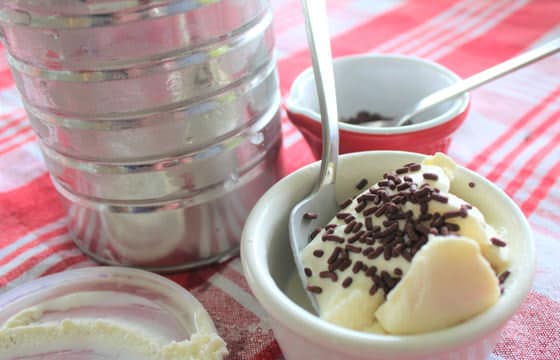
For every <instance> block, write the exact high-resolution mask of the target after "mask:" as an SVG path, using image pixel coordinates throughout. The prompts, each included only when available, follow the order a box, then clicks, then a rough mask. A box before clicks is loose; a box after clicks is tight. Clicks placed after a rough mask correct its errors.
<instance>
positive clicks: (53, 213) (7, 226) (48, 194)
mask: <svg viewBox="0 0 560 360" xmlns="http://www.w3.org/2000/svg"><path fill="white" fill-rule="evenodd" d="M0 204H1V206H0V219H2V220H1V221H0V234H2V236H1V237H0V247H4V246H6V245H8V244H11V243H12V242H14V241H15V240H16V239H18V238H20V237H22V236H24V235H25V234H27V233H28V232H30V231H33V230H36V229H38V228H40V227H42V226H45V225H46V224H49V223H51V222H54V221H55V220H58V219H60V218H61V217H62V216H64V209H63V207H62V204H61V202H60V199H59V198H58V194H57V193H56V190H55V189H54V188H53V185H52V183H51V180H50V177H49V175H48V174H47V173H45V174H44V175H42V176H39V177H37V178H36V179H34V180H32V181H30V182H29V183H28V184H26V185H24V186H22V187H19V188H17V189H15V190H12V191H9V192H5V193H0Z"/></svg>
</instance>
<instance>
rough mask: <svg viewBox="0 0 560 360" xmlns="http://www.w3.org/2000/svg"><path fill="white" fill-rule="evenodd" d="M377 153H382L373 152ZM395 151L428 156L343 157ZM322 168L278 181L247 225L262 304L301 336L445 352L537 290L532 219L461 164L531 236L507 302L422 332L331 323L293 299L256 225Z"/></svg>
mask: <svg viewBox="0 0 560 360" xmlns="http://www.w3.org/2000/svg"><path fill="white" fill-rule="evenodd" d="M371 153H375V154H377V155H371ZM368 154H370V155H368ZM392 154H398V155H403V154H404V155H407V156H410V159H411V160H412V161H418V160H422V159H423V158H425V157H426V156H427V155H424V154H419V153H413V152H405V151H364V152H356V153H349V154H344V155H341V157H340V160H341V161H345V159H348V158H354V157H364V156H366V157H375V156H390V155H392ZM319 167H320V161H317V162H314V163H311V164H308V165H306V166H304V167H302V168H300V169H298V170H296V171H295V172H293V173H291V174H289V175H288V176H286V177H285V178H283V179H282V180H280V181H279V182H277V183H276V184H275V185H274V186H273V187H272V188H271V189H269V190H268V191H267V192H266V193H265V194H264V195H263V196H262V197H261V199H260V200H259V201H258V202H257V204H256V205H255V206H254V207H253V209H252V211H251V213H250V214H249V217H248V218H247V222H246V225H245V227H244V229H243V234H242V240H241V249H240V254H241V261H242V265H243V270H244V273H245V277H246V279H247V282H248V284H249V287H250V289H251V291H252V292H253V294H254V295H255V297H256V298H257V300H258V301H259V303H260V304H261V305H262V306H263V308H265V310H266V311H267V312H268V313H269V314H270V316H272V317H273V318H274V320H275V321H278V322H279V323H281V324H283V325H284V326H285V327H287V328H288V329H291V330H292V331H294V332H295V333H296V334H297V335H298V336H305V337H307V338H308V339H309V341H310V342H315V341H317V339H320V340H319V341H321V339H329V341H330V342H331V343H333V344H335V343H336V344H338V345H341V344H342V345H344V346H346V347H347V348H348V349H350V350H349V351H351V352H356V353H359V352H364V351H366V352H367V351H373V350H375V351H377V352H380V353H390V354H410V352H411V351H413V352H414V351H417V352H419V353H422V352H426V351H438V350H439V351H441V350H443V349H446V348H449V347H453V346H460V345H462V344H467V343H472V342H476V341H480V340H481V338H483V337H484V336H486V335H489V334H490V333H491V332H493V331H496V330H498V329H499V328H501V327H502V326H503V325H505V323H506V322H507V321H508V320H509V319H510V317H511V316H512V315H513V314H514V313H515V312H516V311H517V310H518V308H519V307H520V306H521V304H522V303H523V302H524V300H525V298H526V296H527V295H528V294H529V291H530V289H531V286H532V282H533V276H534V273H535V267H536V254H535V242H534V236H533V233H532V231H531V229H530V225H529V223H528V220H527V219H526V218H525V216H524V215H523V213H522V212H521V210H520V209H519V207H518V206H517V205H516V204H515V203H514V202H513V200H512V199H510V198H509V197H508V196H507V195H506V194H505V193H504V192H503V191H502V190H501V189H500V188H498V187H497V186H496V185H494V184H493V183H492V182H490V181H489V180H487V179H486V178H484V177H483V176H481V175H479V174H477V173H475V172H474V171H472V170H469V169H468V168H465V167H462V166H460V165H458V166H457V168H458V170H459V171H461V172H465V173H466V174H467V176H468V177H469V178H472V179H473V181H475V182H477V183H484V185H485V186H489V187H490V188H491V191H492V192H494V194H495V195H496V196H497V197H498V198H499V199H500V202H503V203H504V204H505V205H506V206H507V207H508V208H509V210H511V211H512V216H514V217H516V218H518V219H519V220H520V221H521V224H522V227H523V232H524V235H526V241H527V242H526V244H525V246H524V249H525V250H528V251H527V252H526V253H525V255H526V256H525V257H524V259H523V260H522V262H521V264H522V266H521V268H523V270H525V271H523V272H520V274H519V276H518V279H517V281H516V282H515V286H512V287H511V288H509V289H508V291H506V293H505V294H504V295H503V296H502V297H501V298H500V299H499V301H500V300H501V301H502V304H501V306H492V307H491V308H489V309H487V310H486V311H484V312H483V313H481V314H479V315H477V316H475V317H474V318H471V319H469V320H467V321H465V322H463V323H461V324H458V325H455V326H453V327H451V328H447V329H443V330H439V331H434V332H429V333H423V334H416V335H383V334H374V333H365V332H360V331H356V330H350V329H347V328H343V327H340V326H337V325H334V324H330V323H328V322H326V321H324V320H321V319H320V318H319V317H317V316H315V315H313V314H311V313H309V312H308V311H306V310H305V309H303V308H302V307H301V306H299V305H298V304H296V303H295V302H294V301H292V300H291V299H290V298H289V297H288V296H287V295H286V294H285V293H284V292H283V291H282V290H281V289H280V288H279V287H278V285H277V283H276V281H275V280H274V279H273V278H272V276H271V275H270V272H269V267H268V260H267V256H261V255H263V254H262V253H261V252H260V251H259V250H260V249H261V248H262V249H265V245H263V243H266V244H268V242H267V240H264V241H263V239H265V238H266V237H263V236H262V235H263V234H262V231H261V230H258V229H257V228H256V224H257V223H259V221H262V220H265V219H264V218H263V219H259V216H260V213H261V212H262V211H261V209H263V208H265V207H269V206H270V200H271V199H272V198H273V197H274V196H277V195H278V191H279V189H283V188H286V187H288V186H290V185H293V184H295V183H296V182H298V178H304V177H306V176H307V177H310V178H315V177H316V176H315V175H314V171H318V169H319ZM300 182H301V181H300ZM300 185H301V184H300ZM261 217H262V216H261ZM259 243H260V245H259ZM274 313H276V314H278V313H281V314H282V316H274V315H272V314H274ZM323 341H324V340H323Z"/></svg>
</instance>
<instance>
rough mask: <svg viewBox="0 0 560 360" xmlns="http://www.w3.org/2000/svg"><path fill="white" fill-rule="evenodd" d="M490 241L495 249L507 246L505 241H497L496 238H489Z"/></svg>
mask: <svg viewBox="0 0 560 360" xmlns="http://www.w3.org/2000/svg"><path fill="white" fill-rule="evenodd" d="M490 241H491V242H492V244H493V245H494V246H497V247H504V246H506V245H507V243H506V242H505V241H503V240H500V239H498V238H496V237H493V238H490Z"/></svg>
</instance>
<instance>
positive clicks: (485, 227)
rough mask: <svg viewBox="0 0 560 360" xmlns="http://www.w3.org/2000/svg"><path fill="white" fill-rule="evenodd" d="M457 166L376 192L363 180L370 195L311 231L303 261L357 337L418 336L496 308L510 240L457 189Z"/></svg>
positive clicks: (379, 186) (312, 284) (398, 174)
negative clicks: (454, 185)
mask: <svg viewBox="0 0 560 360" xmlns="http://www.w3.org/2000/svg"><path fill="white" fill-rule="evenodd" d="M455 169H456V165H455V163H454V162H453V161H452V160H451V159H450V158H448V157H447V156H445V155H443V154H436V155H435V156H432V157H428V158H426V159H425V160H424V161H423V162H422V163H408V164H402V166H400V167H398V168H396V169H395V170H394V171H392V172H388V173H385V175H384V176H383V179H380V180H379V181H377V182H376V183H375V184H372V185H371V186H368V185H369V184H367V180H365V179H364V180H362V181H360V183H359V184H358V185H357V187H358V188H360V189H362V190H363V192H361V193H360V194H358V195H356V196H355V197H353V198H350V199H348V200H347V201H345V202H344V203H343V204H342V205H341V208H340V210H339V211H338V213H337V214H336V216H335V218H334V219H333V220H332V221H331V222H329V224H327V225H326V226H325V227H324V228H322V229H316V231H315V232H314V233H312V234H311V236H310V237H311V241H310V243H309V245H308V246H307V247H306V248H305V249H304V252H303V259H302V261H303V264H304V266H305V272H306V275H307V277H308V278H307V282H308V284H307V291H310V292H312V293H314V295H315V296H316V298H317V301H318V304H319V307H320V316H321V318H323V319H325V320H326V321H329V322H331V323H334V324H337V325H340V326H344V327H347V328H350V329H355V330H360V331H366V332H376V333H388V334H417V333H423V332H429V331H435V330H440V329H443V328H446V327H450V326H453V325H456V324H458V323H460V322H462V321H465V320H467V319H469V318H471V317H473V316H475V315H477V314H479V313H481V312H482V311H484V310H486V309H488V308H489V307H490V306H492V305H493V304H494V303H496V301H497V300H498V298H499V296H500V293H501V284H502V283H503V282H504V281H505V280H506V278H507V276H508V275H509V271H508V267H509V253H508V247H507V239H504V238H503V236H502V234H500V232H499V229H494V228H493V227H492V226H490V225H489V224H487V223H486V221H485V218H484V215H483V214H482V213H481V212H480V211H479V210H478V209H477V208H476V207H475V206H473V205H472V204H469V203H468V202H466V201H465V200H463V199H461V198H459V197H457V196H455V195H454V194H453V193H452V192H451V191H450V190H451V189H450V184H451V181H452V180H453V177H454V173H455ZM469 187H471V188H472V191H476V184H474V183H470V184H469ZM307 217H308V218H309V219H310V220H311V219H312V218H313V214H307Z"/></svg>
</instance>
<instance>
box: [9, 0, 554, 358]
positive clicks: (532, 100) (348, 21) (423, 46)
mask: <svg viewBox="0 0 560 360" xmlns="http://www.w3.org/2000/svg"><path fill="white" fill-rule="evenodd" d="M273 7H274V12H275V25H274V26H275V31H276V42H277V56H278V67H279V74H280V80H281V89H282V94H283V95H284V96H285V95H286V94H287V91H288V89H289V87H290V84H291V82H292V81H293V79H294V78H295V76H296V75H297V74H298V73H299V72H300V71H301V70H303V69H304V68H306V67H307V66H309V65H310V58H309V54H308V52H307V50H306V40H305V39H306V38H305V31H304V25H303V18H302V15H301V8H300V4H299V0H275V1H273ZM329 16H330V26H331V35H332V46H333V53H334V55H335V56H341V55H348V54H354V53H364V52H381V53H401V54H410V55H417V56H420V57H424V58H428V59H431V60H435V61H437V62H439V63H441V64H443V65H445V66H447V67H449V68H451V69H453V70H454V71H456V72H457V73H458V74H460V75H461V76H468V75H471V74H474V73H476V72H478V71H480V70H483V69H484V68H487V67H489V66H491V65H493V64H496V63H498V62H501V61H503V60H506V59H507V58H509V57H511V56H514V55H516V54H518V53H520V52H522V51H524V50H526V49H528V48H530V47H533V46H535V45H538V44H539V43H541V42H544V41H546V40H547V39H552V38H554V37H557V36H560V1H558V0H533V1H530V0H496V1H488V0H439V1H423V0H410V1H400V0H379V1H371V0H353V1H339V0H331V1H329ZM3 52H4V49H3V48H1V46H0V293H1V292H3V291H5V290H7V289H10V288H13V287H15V286H17V285H20V284H22V283H24V282H26V281H29V280H31V279H34V278H37V277H39V276H44V275H46V274H51V273H54V272H59V271H63V270H65V269H70V268H76V267H84V266H94V265H95V264H94V263H93V262H92V261H90V260H88V259H87V258H86V257H85V256H84V255H82V254H81V253H80V251H79V250H78V249H77V248H76V247H75V246H74V244H73V243H72V241H71V239H70V237H69V235H68V232H67V230H66V228H65V222H64V212H63V209H62V207H61V205H60V204H59V201H58V197H57V194H56V192H55V189H54V188H53V186H52V184H51V182H50V179H49V177H48V175H47V171H46V168H45V166H44V164H43V160H42V158H41V155H40V152H39V150H38V147H37V144H36V141H35V136H34V134H33V132H32V130H31V127H30V124H29V122H28V120H27V117H26V115H25V113H24V111H23V109H22V105H21V103H20V100H19V95H18V93H17V90H16V88H15V86H14V83H13V80H12V77H11V74H10V71H9V69H8V65H7V63H6V59H5V57H4V56H3ZM282 131H283V136H284V143H283V151H282V161H283V169H284V172H285V173H286V174H287V173H289V172H291V171H293V170H295V169H297V168H299V167H300V166H302V165H305V164H307V163H309V162H311V161H313V160H314V159H313V157H312V155H311V153H310V151H309V148H308V147H307V145H306V144H305V142H304V140H303V138H302V136H301V134H300V133H299V132H298V131H297V130H296V129H295V128H294V127H293V126H292V124H291V123H290V122H289V121H288V120H287V119H284V120H283V127H282ZM449 153H450V155H451V156H452V157H453V158H454V159H456V161H457V162H458V163H460V164H462V165H466V166H467V167H469V168H471V169H473V170H475V171H477V172H479V173H481V174H482V175H484V176H486V177H487V178H488V179H490V180H491V181H493V182H495V183H496V184H497V185H499V186H500V187H501V188H503V189H505V191H506V192H507V193H508V194H509V195H510V196H511V197H512V198H513V199H514V200H515V202H516V203H517V204H518V205H519V206H520V207H521V209H522V210H523V212H524V213H525V215H526V216H527V217H528V219H529V221H530V223H531V226H532V228H533V231H534V234H535V237H536V241H537V251H538V265H537V274H536V277H535V282H534V286H533V289H532V291H531V293H530V295H529V296H528V298H527V300H526V302H525V303H524V304H523V306H522V307H521V309H520V311H519V312H518V313H517V315H515V317H514V318H513V319H512V321H511V322H510V323H509V325H508V326H507V327H506V329H505V331H504V332H503V335H502V339H501V341H500V342H499V344H498V346H497V347H496V349H495V351H494V354H493V355H492V357H491V359H492V360H497V359H507V360H518V359H523V360H524V359H535V360H537V359H538V360H558V359H560V266H558V263H559V262H560V180H559V178H560V56H559V55H556V56H552V57H549V58H547V59H544V60H542V61H540V62H538V63H536V64H534V65H532V66H530V67H527V68H525V69H522V70H520V71H518V72H515V73H513V74H511V75H509V76H507V77H504V78H502V79H499V80H497V81H494V82H492V83H490V84H487V85H485V86H484V87H482V88H479V89H477V90H475V91H473V92H472V108H471V112H470V114H469V116H468V118H467V120H466V122H465V123H464V124H463V125H462V127H461V128H460V130H459V131H458V133H457V134H456V136H455V139H454V142H453V144H452V146H451V148H450V150H449ZM169 278H171V279H173V280H174V281H176V282H178V283H179V284H181V285H183V286H184V287H186V288H187V289H188V290H190V291H191V292H192V293H193V295H194V296H196V297H197V298H198V299H199V300H200V301H201V302H202V303H203V305H204V306H205V307H206V308H207V309H208V311H209V313H210V315H211V316H212V317H213V319H214V321H215V323H216V326H217V328H218V331H219V333H220V334H221V335H222V337H223V338H224V339H225V340H226V342H227V343H228V347H229V350H230V352H231V355H230V356H229V359H280V358H282V353H281V350H280V348H279V347H278V344H277V343H276V342H275V340H274V337H273V334H272V331H271V330H270V326H269V320H268V319H267V317H266V314H265V313H264V311H263V310H262V308H261V307H260V306H259V304H258V303H257V301H256V300H255V299H254V298H253V296H252V295H251V293H250V290H249V288H248V286H247V283H246V282H245V280H244V277H243V273H242V269H241V266H240V262H239V259H235V260H233V261H230V262H229V263H227V264H224V265H220V266H214V267H207V268H204V269H201V270H197V271H192V272H185V273H180V274H175V275H170V276H169Z"/></svg>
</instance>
